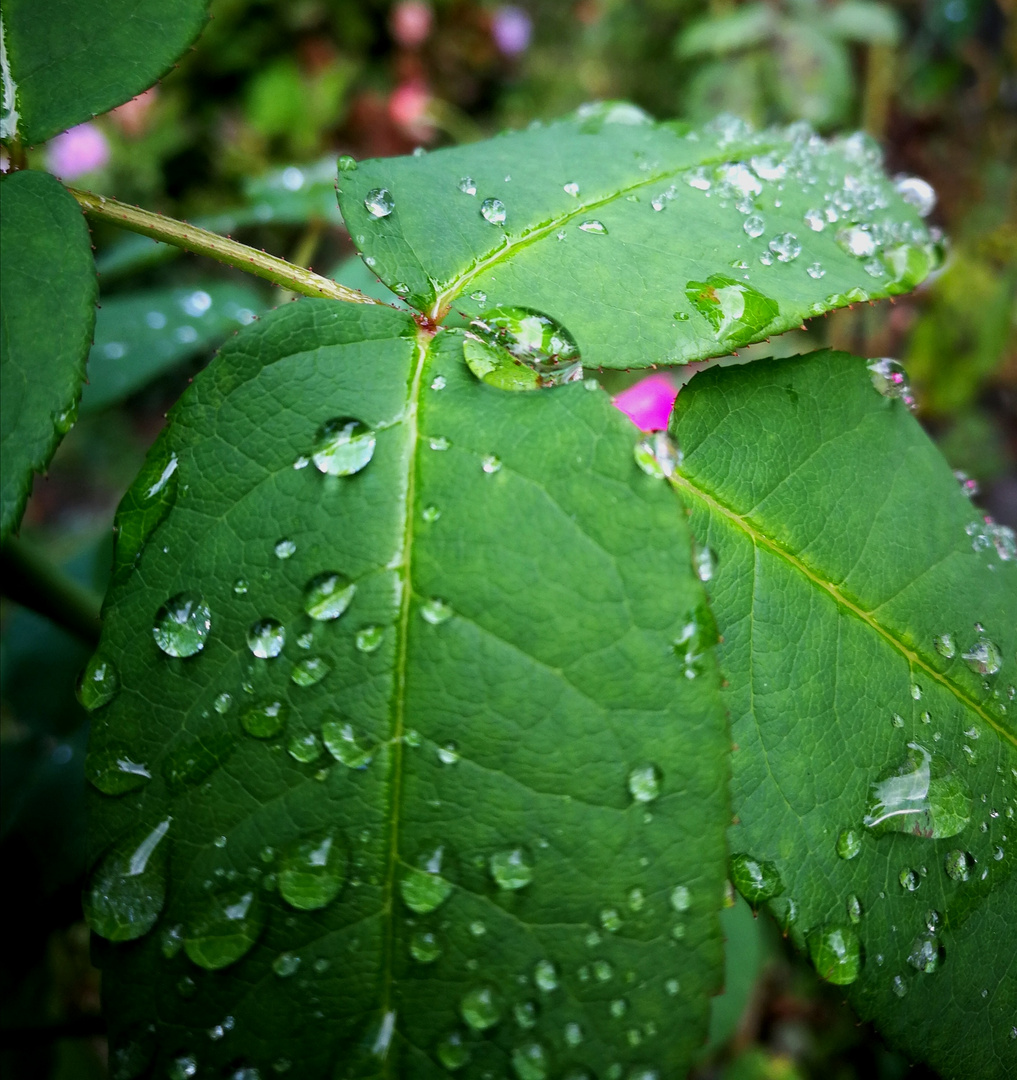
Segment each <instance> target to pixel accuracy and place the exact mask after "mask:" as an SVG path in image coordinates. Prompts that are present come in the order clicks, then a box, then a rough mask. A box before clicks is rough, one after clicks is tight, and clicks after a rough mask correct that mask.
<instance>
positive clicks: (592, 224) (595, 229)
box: [579, 218, 607, 236]
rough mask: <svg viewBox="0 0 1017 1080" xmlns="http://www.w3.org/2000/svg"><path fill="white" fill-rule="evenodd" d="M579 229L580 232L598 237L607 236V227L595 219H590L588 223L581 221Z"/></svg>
mask: <svg viewBox="0 0 1017 1080" xmlns="http://www.w3.org/2000/svg"><path fill="white" fill-rule="evenodd" d="M579 228H580V230H581V231H582V232H586V233H595V234H596V235H598V236H607V226H606V225H605V224H604V223H603V222H602V221H597V219H596V218H591V219H590V220H589V221H581V222H580V223H579Z"/></svg>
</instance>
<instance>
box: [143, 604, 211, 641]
mask: <svg viewBox="0 0 1017 1080" xmlns="http://www.w3.org/2000/svg"><path fill="white" fill-rule="evenodd" d="M211 628H212V613H211V612H210V611H209V609H208V605H207V604H206V603H205V600H204V598H203V597H201V596H199V595H198V594H197V593H191V592H182V593H177V594H176V596H173V597H171V598H170V599H169V600H167V601H166V603H165V604H163V605H162V607H161V608H159V610H158V611H157V612H156V614H155V622H154V624H153V626H152V636H153V637H154V638H155V643H156V645H158V646H159V648H160V649H162V651H163V652H164V653H165V654H166V655H167V656H179V657H186V656H194V655H195V654H196V653H199V652H201V650H202V649H203V648H204V647H205V639H206V638H207V637H208V632H209V630H210V629H211Z"/></svg>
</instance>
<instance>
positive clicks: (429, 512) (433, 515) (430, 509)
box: [420, 504, 441, 525]
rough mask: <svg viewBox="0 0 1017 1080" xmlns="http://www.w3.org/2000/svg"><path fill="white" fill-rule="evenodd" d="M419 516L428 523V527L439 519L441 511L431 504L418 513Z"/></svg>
mask: <svg viewBox="0 0 1017 1080" xmlns="http://www.w3.org/2000/svg"><path fill="white" fill-rule="evenodd" d="M420 516H421V517H422V518H423V519H424V521H426V522H427V523H428V525H430V524H432V523H433V522H435V521H437V520H438V518H440V517H441V511H440V510H439V509H438V507H437V506H434V505H433V504H432V505H430V506H425V507H424V509H423V510H421V511H420Z"/></svg>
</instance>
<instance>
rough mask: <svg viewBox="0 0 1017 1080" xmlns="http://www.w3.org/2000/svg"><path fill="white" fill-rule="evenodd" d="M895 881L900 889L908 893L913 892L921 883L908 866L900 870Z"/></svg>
mask: <svg viewBox="0 0 1017 1080" xmlns="http://www.w3.org/2000/svg"><path fill="white" fill-rule="evenodd" d="M897 880H898V881H899V882H900V885H901V888H902V889H906V890H907V891H908V892H914V891H915V889H917V888H918V886H919V885H921V883H922V879H921V878H920V877H919V876H918V875H917V874H916V873H915V872H914V870H912V869H911V867H910V866H905V867H904V869H903V870H901V872H900V873H899V874H898V875H897Z"/></svg>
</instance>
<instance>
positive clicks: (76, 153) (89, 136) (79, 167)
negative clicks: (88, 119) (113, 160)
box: [46, 124, 109, 180]
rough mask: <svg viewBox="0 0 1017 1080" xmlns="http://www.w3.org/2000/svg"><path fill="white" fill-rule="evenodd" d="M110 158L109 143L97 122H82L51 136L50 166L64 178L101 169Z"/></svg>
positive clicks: (57, 174)
mask: <svg viewBox="0 0 1017 1080" xmlns="http://www.w3.org/2000/svg"><path fill="white" fill-rule="evenodd" d="M107 161H109V143H108V142H107V141H106V136H105V135H103V133H102V132H101V131H100V130H99V129H98V128H97V127H96V126H95V124H78V126H77V127H72V128H71V129H70V130H68V131H65V132H63V133H61V134H60V135H57V136H56V138H55V139H50V142H49V145H48V146H47V147H46V167H47V168H48V169H49V171H50V172H51V173H53V174H54V175H56V176H59V177H60V179H61V180H74V179H75V178H76V177H78V176H81V175H82V173H87V172H91V171H92V170H93V169H101V168H102V167H103V165H105V164H106V162H107Z"/></svg>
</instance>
